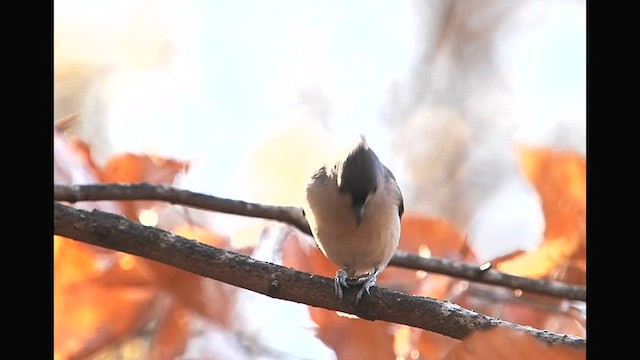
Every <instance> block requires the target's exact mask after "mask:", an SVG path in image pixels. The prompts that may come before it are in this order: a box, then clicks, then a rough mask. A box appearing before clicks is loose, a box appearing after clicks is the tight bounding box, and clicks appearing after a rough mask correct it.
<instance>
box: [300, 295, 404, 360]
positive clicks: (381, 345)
mask: <svg viewBox="0 0 640 360" xmlns="http://www.w3.org/2000/svg"><path fill="white" fill-rule="evenodd" d="M309 312H310V314H311V318H312V319H313V320H314V321H315V322H316V324H318V330H317V332H318V338H320V340H322V341H323V342H324V343H325V344H327V345H328V346H329V347H331V348H332V349H333V350H334V351H335V352H336V355H337V357H338V359H371V360H376V359H381V360H382V359H385V360H386V359H394V358H395V356H394V351H393V327H394V325H393V324H390V323H387V322H384V321H374V322H371V321H368V320H363V319H351V318H347V317H344V316H341V315H338V314H337V313H336V312H334V311H328V310H325V309H320V308H315V307H309Z"/></svg>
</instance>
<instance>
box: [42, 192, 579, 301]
mask: <svg viewBox="0 0 640 360" xmlns="http://www.w3.org/2000/svg"><path fill="white" fill-rule="evenodd" d="M53 197H54V200H56V201H68V202H72V203H73V202H77V201H96V200H158V201H166V202H169V203H172V204H179V205H184V206H189V207H193V208H198V209H204V210H211V211H216V212H222V213H227V214H234V215H242V216H248V217H255V218H263V219H270V220H276V221H280V222H284V223H287V224H289V225H292V226H294V227H296V228H297V229H299V230H300V231H302V232H303V233H306V234H309V235H310V234H311V230H310V229H309V224H308V223H307V220H306V219H305V217H304V215H303V212H302V209H301V208H299V207H294V206H272V205H263V204H257V203H249V202H244V201H239V200H230V199H224V198H219V197H215V196H211V195H204V194H200V193H196V192H192V191H188V190H182V189H177V188H175V187H172V186H168V185H151V184H146V183H140V184H95V185H57V184H56V185H54V196H53ZM389 264H390V265H394V266H400V267H405V268H409V269H414V270H424V271H427V272H434V273H440V274H445V275H450V276H454V277H458V278H461V279H465V280H470V281H476V282H480V283H486V284H491V285H497V286H503V287H509V288H513V289H520V290H522V291H529V292H532V293H538V294H543V295H548V296H553V297H559V298H565V299H570V300H580V301H586V300H587V289H586V287H584V286H576V285H570V284H565V283H562V282H558V281H548V280H533V279H527V278H523V277H519V276H513V275H508V274H504V273H501V272H499V271H497V270H495V269H489V270H486V271H483V270H481V269H480V268H479V267H478V266H474V265H468V264H464V263H460V262H456V261H453V260H447V259H437V258H425V257H422V256H419V255H415V254H409V253H406V252H402V251H398V252H396V254H395V255H394V257H393V258H392V259H391V262H390V263H389Z"/></svg>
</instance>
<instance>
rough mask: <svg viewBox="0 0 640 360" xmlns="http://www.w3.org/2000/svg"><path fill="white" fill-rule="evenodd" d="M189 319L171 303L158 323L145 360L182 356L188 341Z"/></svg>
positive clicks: (186, 313) (181, 309)
mask: <svg viewBox="0 0 640 360" xmlns="http://www.w3.org/2000/svg"><path fill="white" fill-rule="evenodd" d="M189 318H190V314H189V313H188V312H187V311H186V310H185V309H184V308H183V307H182V306H180V304H178V303H176V302H172V303H171V305H170V308H169V309H168V310H167V311H166V312H165V313H164V315H163V316H162V318H161V319H160V321H159V323H158V327H157V329H156V333H155V336H154V337H153V343H152V344H151V346H150V349H149V353H148V354H147V359H149V360H165V359H166V360H172V359H176V358H177V357H178V356H179V355H180V354H182V353H183V352H184V350H185V347H186V344H187V340H189V330H190V329H189Z"/></svg>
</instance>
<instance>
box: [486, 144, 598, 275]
mask: <svg viewBox="0 0 640 360" xmlns="http://www.w3.org/2000/svg"><path fill="white" fill-rule="evenodd" d="M518 154H519V156H520V163H521V167H522V171H523V173H524V174H525V176H526V177H527V178H528V179H529V180H530V181H531V182H532V183H533V185H534V186H535V187H536V189H537V191H538V193H539V195H540V199H541V201H542V209H543V212H544V217H545V221H546V228H545V234H544V236H545V237H544V242H543V243H542V244H541V245H540V247H539V248H538V249H537V250H535V251H527V252H522V253H519V254H515V255H514V256H513V257H507V258H504V259H503V260H500V261H496V262H495V263H494V265H495V266H496V268H497V269H498V270H500V271H503V272H506V273H509V274H514V275H519V276H525V277H531V278H542V277H545V276H552V275H555V273H556V272H557V271H559V270H562V269H563V268H564V267H565V266H566V265H567V264H572V266H573V267H574V272H573V273H572V275H573V276H572V279H571V280H573V282H578V283H584V281H585V277H584V276H583V277H582V278H581V279H580V278H576V276H575V275H576V273H575V270H576V269H577V268H579V267H580V265H581V264H583V263H584V262H583V261H581V260H584V259H585V255H586V160H585V159H584V157H583V156H581V155H579V154H576V153H573V152H569V151H554V150H549V149H542V148H533V147H520V148H519V151H518ZM557 279H558V280H563V278H557Z"/></svg>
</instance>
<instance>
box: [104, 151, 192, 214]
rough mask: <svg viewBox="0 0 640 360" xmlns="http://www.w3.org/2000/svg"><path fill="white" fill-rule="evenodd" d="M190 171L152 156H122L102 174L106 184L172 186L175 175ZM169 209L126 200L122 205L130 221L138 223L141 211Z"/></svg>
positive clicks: (182, 164)
mask: <svg viewBox="0 0 640 360" xmlns="http://www.w3.org/2000/svg"><path fill="white" fill-rule="evenodd" d="M188 169H189V163H188V162H184V161H179V160H173V159H165V158H162V157H159V156H153V155H135V154H122V155H116V156H113V157H111V158H110V159H109V161H107V163H106V164H105V165H104V167H103V168H102V169H101V170H100V172H99V178H100V181H101V182H103V183H139V182H146V183H150V184H173V182H174V180H175V178H176V176H177V175H178V174H180V173H181V172H185V171H187V170H188ZM154 205H155V206H156V207H159V206H167V204H166V203H162V202H158V201H142V200H141V201H126V202H122V203H121V206H122V208H123V214H124V215H125V216H126V217H128V218H129V219H131V220H134V221H137V220H138V212H139V210H143V209H151V208H153V207H154Z"/></svg>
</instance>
